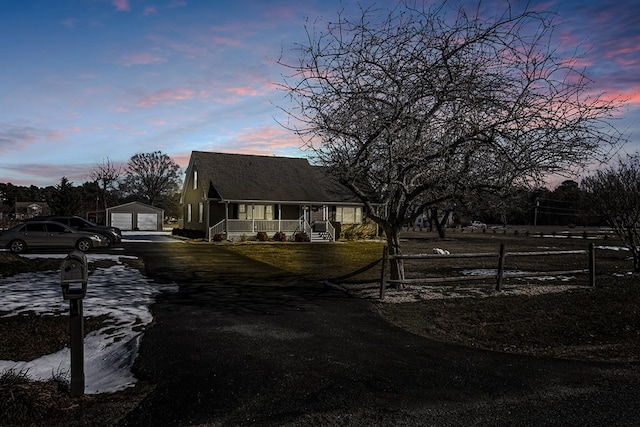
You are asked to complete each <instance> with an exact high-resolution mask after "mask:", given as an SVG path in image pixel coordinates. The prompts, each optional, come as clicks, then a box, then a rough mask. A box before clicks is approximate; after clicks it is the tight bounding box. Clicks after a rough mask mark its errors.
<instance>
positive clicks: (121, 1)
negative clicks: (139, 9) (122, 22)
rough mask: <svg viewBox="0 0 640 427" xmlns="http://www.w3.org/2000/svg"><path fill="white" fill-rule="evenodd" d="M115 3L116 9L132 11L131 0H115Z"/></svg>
mask: <svg viewBox="0 0 640 427" xmlns="http://www.w3.org/2000/svg"><path fill="white" fill-rule="evenodd" d="M112 3H113V5H114V6H115V7H116V10H118V11H122V12H129V11H131V6H130V5H129V0H113V2H112Z"/></svg>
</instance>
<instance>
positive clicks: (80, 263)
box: [60, 251, 89, 300]
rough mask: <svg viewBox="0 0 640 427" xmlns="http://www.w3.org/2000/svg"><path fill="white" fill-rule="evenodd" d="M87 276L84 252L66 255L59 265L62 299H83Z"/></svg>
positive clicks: (85, 291)
mask: <svg viewBox="0 0 640 427" xmlns="http://www.w3.org/2000/svg"><path fill="white" fill-rule="evenodd" d="M88 275H89V271H88V268H87V256H86V255H85V253H84V252H80V251H73V252H71V253H70V254H69V255H67V256H66V258H65V259H63V260H62V263H61V264H60V286H62V297H63V298H64V299H66V300H70V299H82V298H84V296H85V295H86V293H87V277H88ZM73 285H75V286H73Z"/></svg>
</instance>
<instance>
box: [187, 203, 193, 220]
mask: <svg viewBox="0 0 640 427" xmlns="http://www.w3.org/2000/svg"><path fill="white" fill-rule="evenodd" d="M191 221H193V219H192V216H191V203H189V204H188V205H187V222H191Z"/></svg>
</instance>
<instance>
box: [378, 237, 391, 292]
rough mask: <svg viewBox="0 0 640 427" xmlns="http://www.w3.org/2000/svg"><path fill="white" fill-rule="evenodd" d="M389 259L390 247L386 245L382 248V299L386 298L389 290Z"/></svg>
mask: <svg viewBox="0 0 640 427" xmlns="http://www.w3.org/2000/svg"><path fill="white" fill-rule="evenodd" d="M388 260H389V248H388V247H387V245H384V248H382V268H381V269H380V270H381V272H380V299H384V293H385V291H386V290H387V261H388Z"/></svg>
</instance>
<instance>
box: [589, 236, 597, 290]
mask: <svg viewBox="0 0 640 427" xmlns="http://www.w3.org/2000/svg"><path fill="white" fill-rule="evenodd" d="M589 285H590V286H591V287H592V288H595V287H596V248H595V245H594V244H593V243H589Z"/></svg>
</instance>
